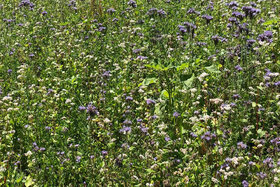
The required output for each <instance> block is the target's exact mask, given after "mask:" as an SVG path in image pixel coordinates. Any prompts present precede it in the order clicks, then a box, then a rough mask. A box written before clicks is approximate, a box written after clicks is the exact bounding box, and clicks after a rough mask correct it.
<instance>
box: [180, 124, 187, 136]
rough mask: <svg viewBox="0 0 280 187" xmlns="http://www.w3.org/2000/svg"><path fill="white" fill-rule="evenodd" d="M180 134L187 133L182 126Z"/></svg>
mask: <svg viewBox="0 0 280 187" xmlns="http://www.w3.org/2000/svg"><path fill="white" fill-rule="evenodd" d="M181 133H182V134H186V133H188V131H186V129H185V128H184V127H183V126H181Z"/></svg>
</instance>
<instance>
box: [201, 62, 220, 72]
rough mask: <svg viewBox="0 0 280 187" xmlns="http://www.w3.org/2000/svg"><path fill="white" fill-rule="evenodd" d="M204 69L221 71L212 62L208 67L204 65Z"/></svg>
mask: <svg viewBox="0 0 280 187" xmlns="http://www.w3.org/2000/svg"><path fill="white" fill-rule="evenodd" d="M205 69H207V70H208V71H210V73H221V72H220V71H219V69H218V67H217V66H215V65H214V64H213V65H211V66H208V67H205Z"/></svg>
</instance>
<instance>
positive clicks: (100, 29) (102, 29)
mask: <svg viewBox="0 0 280 187" xmlns="http://www.w3.org/2000/svg"><path fill="white" fill-rule="evenodd" d="M105 30H106V27H99V28H98V31H100V32H102V31H105Z"/></svg>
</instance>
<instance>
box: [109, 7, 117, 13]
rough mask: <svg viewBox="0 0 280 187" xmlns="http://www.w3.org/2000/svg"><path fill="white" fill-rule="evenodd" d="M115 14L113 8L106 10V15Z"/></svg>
mask: <svg viewBox="0 0 280 187" xmlns="http://www.w3.org/2000/svg"><path fill="white" fill-rule="evenodd" d="M115 12H116V10H115V9H114V8H109V9H108V10H107V13H109V14H113V13H115Z"/></svg>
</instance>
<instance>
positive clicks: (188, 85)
mask: <svg viewBox="0 0 280 187" xmlns="http://www.w3.org/2000/svg"><path fill="white" fill-rule="evenodd" d="M194 79H195V76H194V74H192V77H191V78H189V79H188V80H186V81H184V85H185V86H186V87H187V88H190V87H191V86H192V83H193V81H194Z"/></svg>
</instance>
